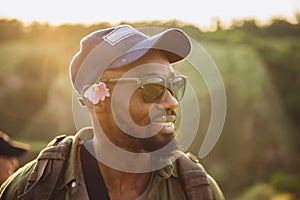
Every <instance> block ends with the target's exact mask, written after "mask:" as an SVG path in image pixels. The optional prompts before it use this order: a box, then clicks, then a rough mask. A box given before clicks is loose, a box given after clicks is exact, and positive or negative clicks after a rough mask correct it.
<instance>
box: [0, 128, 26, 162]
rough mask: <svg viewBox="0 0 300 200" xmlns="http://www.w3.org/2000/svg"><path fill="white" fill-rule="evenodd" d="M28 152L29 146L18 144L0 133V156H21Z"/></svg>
mask: <svg viewBox="0 0 300 200" xmlns="http://www.w3.org/2000/svg"><path fill="white" fill-rule="evenodd" d="M28 150H29V145H28V144H25V143H22V142H17V141H15V140H13V139H11V138H10V137H9V136H8V135H7V134H5V133H3V132H2V131H0V156H20V155H21V154H23V153H25V152H26V151H28Z"/></svg>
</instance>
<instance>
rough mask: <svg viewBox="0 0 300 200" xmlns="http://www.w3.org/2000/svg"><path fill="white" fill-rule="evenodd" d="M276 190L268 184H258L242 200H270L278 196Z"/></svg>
mask: <svg viewBox="0 0 300 200" xmlns="http://www.w3.org/2000/svg"><path fill="white" fill-rule="evenodd" d="M276 193H277V192H276V190H274V189H273V188H272V187H271V186H270V185H268V184H262V183H261V184H257V185H255V186H253V187H251V188H250V189H249V190H248V191H247V192H246V193H245V194H244V195H243V196H242V197H241V198H239V199H241V200H242V199H247V200H270V199H272V197H273V196H275V195H276Z"/></svg>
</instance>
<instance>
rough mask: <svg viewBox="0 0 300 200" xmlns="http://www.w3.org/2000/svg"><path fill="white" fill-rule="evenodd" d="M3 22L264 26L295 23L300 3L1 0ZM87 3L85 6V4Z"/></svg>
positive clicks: (272, 0) (267, 0) (255, 0)
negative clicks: (249, 22)
mask: <svg viewBox="0 0 300 200" xmlns="http://www.w3.org/2000/svg"><path fill="white" fill-rule="evenodd" d="M0 2H1V4H0V5H1V7H0V18H17V19H19V20H21V21H23V22H25V23H31V22H32V21H39V22H48V23H50V24H53V25H59V24H63V23H85V24H92V23H98V22H104V21H107V22H110V23H113V24H117V23H119V22H121V21H129V22H135V21H139V20H171V19H177V20H180V21H183V22H186V23H192V24H195V25H197V26H199V27H202V28H209V27H211V25H212V23H213V21H214V20H215V19H220V20H221V21H222V22H223V23H224V24H225V25H226V24H227V25H228V24H229V23H230V22H231V21H232V19H243V18H256V19H258V20H259V21H260V22H262V23H265V22H267V21H268V20H269V19H271V18H272V17H278V16H284V17H286V18H287V19H289V20H290V21H293V18H294V13H295V12H296V11H298V12H300V0H206V1H203V0H151V1H143V0H127V1H125V0H115V1H113V0H105V1H103V0H85V1H78V0H51V1H50V0H48V1H45V0H0ZM83 2H84V3H83Z"/></svg>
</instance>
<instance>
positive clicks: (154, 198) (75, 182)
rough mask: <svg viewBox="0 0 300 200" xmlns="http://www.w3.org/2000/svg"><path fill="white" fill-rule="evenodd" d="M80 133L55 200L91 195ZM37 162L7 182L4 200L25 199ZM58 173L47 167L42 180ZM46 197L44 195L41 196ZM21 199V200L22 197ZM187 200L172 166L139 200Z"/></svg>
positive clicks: (216, 193) (217, 194)
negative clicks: (83, 169) (83, 168)
mask: <svg viewBox="0 0 300 200" xmlns="http://www.w3.org/2000/svg"><path fill="white" fill-rule="evenodd" d="M79 134H82V133H78V134H76V135H75V136H74V139H73V142H72V147H71V151H70V155H69V157H68V160H67V161H66V164H65V167H64V172H63V173H62V174H61V176H60V179H59V181H58V183H57V184H56V185H55V192H54V194H55V195H54V196H53V197H51V199H57V200H85V199H87V200H88V194H87V190H86V187H85V183H84V178H83V174H82V172H81V170H79V166H78V163H79V161H78V160H77V158H78V152H77V150H78V147H79V146H80V145H82V142H81V140H80V137H79ZM36 162H37V161H36V160H33V161H32V162H29V163H28V164H26V165H25V166H23V167H22V168H20V169H19V170H18V171H16V172H15V173H14V174H13V175H12V176H11V177H10V178H8V180H7V181H6V182H5V183H3V185H2V186H1V188H0V200H13V199H22V198H20V196H21V195H23V192H24V190H25V185H26V183H27V179H28V177H29V175H30V174H31V172H32V170H33V167H34V166H35V164H36ZM53 170H55V166H51V167H50V168H49V167H48V168H46V169H45V170H44V171H42V172H39V173H43V174H40V175H41V177H42V178H47V174H49V173H51V172H52V171H53ZM38 176H39V175H38ZM208 177H209V182H210V188H211V191H212V194H213V199H215V200H223V199H224V197H223V194H222V192H221V190H220V188H219V187H218V185H217V183H216V182H215V181H214V180H213V178H212V177H210V176H208ZM40 195H42V194H40ZM18 197H19V198H18ZM34 199H41V196H39V195H38V196H34V197H33V200H34ZM144 199H145V200H160V199H161V200H168V199H172V200H186V199H187V197H186V195H185V192H184V190H183V188H182V186H181V183H180V180H179V177H178V172H177V167H175V166H174V165H173V164H170V165H168V166H166V167H164V168H162V169H160V170H157V171H155V173H154V175H153V177H152V180H151V184H150V185H149V186H148V189H147V190H146V192H145V193H144V194H142V195H141V197H140V198H138V199H137V200H144Z"/></svg>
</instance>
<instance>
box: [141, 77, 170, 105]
mask: <svg viewBox="0 0 300 200" xmlns="http://www.w3.org/2000/svg"><path fill="white" fill-rule="evenodd" d="M143 89H144V100H145V101H147V102H155V101H158V100H159V99H160V98H161V97H162V95H163V93H164V89H165V88H164V80H163V79H162V78H149V79H147V80H145V84H144V85H143Z"/></svg>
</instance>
